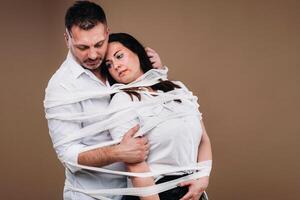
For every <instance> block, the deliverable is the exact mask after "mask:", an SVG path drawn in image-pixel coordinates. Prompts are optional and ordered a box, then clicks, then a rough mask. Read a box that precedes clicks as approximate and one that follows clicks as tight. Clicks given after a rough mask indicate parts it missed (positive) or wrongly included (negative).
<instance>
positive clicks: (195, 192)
mask: <svg viewBox="0 0 300 200" xmlns="http://www.w3.org/2000/svg"><path fill="white" fill-rule="evenodd" d="M200 123H201V127H202V130H203V133H202V138H201V142H200V144H199V147H198V162H202V161H211V160H212V151H211V144H210V139H209V137H208V135H207V132H206V130H205V126H204V124H203V122H202V120H201V121H200ZM208 183H209V176H204V177H202V178H199V179H197V180H191V181H186V182H183V183H181V184H180V186H181V187H183V186H189V191H188V193H186V194H185V196H184V197H182V198H181V199H180V200H189V199H199V198H200V196H201V195H202V193H203V192H204V191H205V190H206V188H207V187H208Z"/></svg>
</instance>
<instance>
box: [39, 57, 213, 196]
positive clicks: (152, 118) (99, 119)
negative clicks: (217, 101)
mask: <svg viewBox="0 0 300 200" xmlns="http://www.w3.org/2000/svg"><path fill="white" fill-rule="evenodd" d="M70 72H72V73H70ZM68 74H69V75H68ZM70 74H71V75H70ZM165 78H166V70H150V71H149V72H147V73H145V74H144V75H143V76H142V77H141V78H140V79H139V80H137V81H135V82H134V83H131V84H130V85H122V84H119V85H117V86H114V87H113V88H111V89H107V88H106V86H105V85H104V84H102V83H101V82H100V81H98V79H97V78H96V77H95V76H94V75H93V74H92V73H91V72H89V71H88V70H84V69H83V68H81V67H80V66H79V65H78V64H77V63H76V62H75V61H74V60H73V58H72V56H71V55H70V54H69V56H68V58H67V60H66V62H65V63H64V64H63V65H62V66H61V68H60V69H59V70H58V71H57V72H56V74H55V75H54V76H53V77H52V79H51V80H50V81H49V84H48V88H47V90H46V97H45V102H44V106H45V110H46V117H47V119H48V122H49V129H50V135H51V138H52V140H53V143H54V147H55V149H56V151H57V154H58V157H59V159H60V160H61V161H62V162H63V163H64V165H65V166H66V185H65V191H66V192H65V194H64V195H65V199H76V198H78V199H84V200H85V199H89V197H88V196H86V195H84V194H87V195H89V196H93V197H95V198H98V199H110V198H113V199H118V198H119V197H116V196H115V197H112V196H109V197H108V198H107V195H112V194H115V195H116V194H119V195H124V194H132V195H142V196H143V195H147V194H149V193H147V192H146V193H145V192H143V191H142V189H141V188H124V189H122V190H121V189H116V190H118V191H120V192H115V190H114V189H113V188H121V187H124V186H125V182H124V177H123V176H117V175H128V176H140V177H141V176H143V175H141V174H137V173H132V174H126V173H127V172H125V171H124V166H123V165H122V164H121V163H115V164H112V165H110V166H106V167H105V168H103V169H102V168H97V169H96V168H91V167H88V166H82V165H78V163H77V157H78V153H79V152H82V151H86V150H89V149H93V148H97V147H100V146H105V145H110V144H115V143H118V142H119V141H120V140H121V138H122V134H123V133H124V132H123V131H124V130H127V129H128V128H129V126H130V125H131V124H134V123H140V125H141V129H140V131H139V132H138V135H143V134H148V133H151V134H149V139H150V142H151V141H152V142H153V143H152V145H153V147H151V148H152V149H151V151H153V152H154V153H153V155H151V154H150V156H149V163H150V167H151V169H152V172H153V173H152V174H151V173H148V174H146V176H155V174H156V176H158V175H161V174H168V173H174V172H180V171H186V170H190V171H194V172H196V171H198V172H196V173H194V174H193V175H191V177H190V178H191V179H192V178H199V177H203V176H208V175H209V172H210V168H211V162H210V161H208V162H206V163H205V164H202V165H201V164H197V163H196V156H197V148H198V144H199V142H200V138H201V137H200V136H201V132H202V130H201V126H200V124H199V119H200V118H199V116H200V115H199V113H198V112H197V107H198V104H197V103H196V101H195V100H196V98H195V97H194V96H193V95H192V93H191V92H189V91H188V90H186V88H185V87H184V86H183V85H182V84H181V83H179V82H178V84H181V86H182V89H176V90H174V91H170V92H168V93H159V92H158V93H152V94H155V95H156V97H155V98H153V97H151V93H149V92H147V91H140V93H141V95H142V97H143V98H146V96H147V95H148V97H149V99H148V100H147V101H141V102H137V101H134V102H129V101H127V103H125V104H122V103H120V100H122V98H124V97H125V95H124V93H120V94H119V93H118V94H116V95H115V96H116V97H118V96H121V98H115V100H113V101H112V104H111V106H110V107H109V108H108V109H107V101H108V98H109V97H110V94H112V93H116V92H120V89H123V88H129V87H133V86H134V87H138V86H149V85H153V84H155V83H157V82H158V80H159V79H165ZM77 84H78V85H77ZM126 95H127V94H126ZM122 96H123V97H122ZM118 99H119V100H118ZM178 99H179V100H181V101H182V103H181V104H178V103H176V102H174V100H178ZM114 101H116V102H117V103H115V104H114ZM175 104H176V105H175ZM178 105H180V106H178ZM137 111H139V112H137ZM124 118H126V120H125V121H124V120H122V119H124ZM120 124H122V125H121V126H120V127H119V125H120ZM156 127H157V128H156ZM179 127H180V128H181V129H179ZM108 129H109V130H111V133H112V134H111V135H112V136H113V137H112V138H111V137H110V134H108V132H107V131H106V130H108ZM169 130H170V131H169ZM169 132H172V134H173V135H172V134H171V135H169V136H168V135H167V134H163V133H168V134H169ZM182 132H184V133H186V134H187V136H185V137H182V136H183V135H182V134H184V133H182ZM196 132H197V134H196ZM180 133H181V135H180ZM161 134H163V135H161ZM151 135H152V136H151ZM170 136H171V137H172V138H175V139H174V140H170V145H169V146H167V145H166V144H167V141H168V137H170ZM155 137H157V138H155ZM177 137H178V139H176V138H177ZM179 138H181V139H179ZM159 139H163V140H162V141H164V142H162V144H161V145H162V146H164V148H162V146H161V147H158V145H159V142H160V140H159ZM180 141H183V143H184V145H187V146H185V147H183V148H181V150H182V151H183V152H180V151H181V150H178V151H176V149H177V148H178V147H177V146H178V145H181V143H180ZM155 145H156V146H155ZM184 145H181V146H184ZM191 146H193V148H190V147H191ZM188 147H189V148H188ZM173 148H175V149H173ZM161 151H164V153H162V154H161V153H160V152H161ZM172 151H176V152H174V153H173V152H172ZM168 154H170V158H169V159H168V156H167V155H168ZM191 165H192V166H191ZM82 169H86V170H82ZM87 170H88V171H87ZM104 171H106V172H104ZM103 172H104V173H103ZM113 174H114V175H113ZM144 176H145V174H144ZM176 183H177V182H176ZM170 187H175V186H174V184H173V185H172V182H170V183H166V184H164V187H160V186H151V187H149V189H148V190H149V191H150V192H152V193H151V194H155V193H157V192H161V191H165V190H167V189H168V188H170ZM99 189H100V190H99ZM76 191H78V193H76ZM91 191H92V192H91ZM149 191H148V192H149ZM128 192H129V193H128ZM153 192H154V193H153ZM101 195H105V196H106V197H103V196H101ZM75 197H76V198H75Z"/></svg>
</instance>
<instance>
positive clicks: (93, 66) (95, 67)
mask: <svg viewBox="0 0 300 200" xmlns="http://www.w3.org/2000/svg"><path fill="white" fill-rule="evenodd" d="M83 67H84V68H85V69H89V70H95V69H98V68H99V67H100V63H99V64H97V65H87V64H84V65H83Z"/></svg>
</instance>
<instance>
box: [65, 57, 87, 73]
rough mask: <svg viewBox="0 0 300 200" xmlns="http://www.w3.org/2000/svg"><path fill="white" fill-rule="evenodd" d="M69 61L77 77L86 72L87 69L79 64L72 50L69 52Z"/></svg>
mask: <svg viewBox="0 0 300 200" xmlns="http://www.w3.org/2000/svg"><path fill="white" fill-rule="evenodd" d="M67 62H68V64H69V67H70V69H71V71H72V73H73V75H74V77H75V78H78V77H79V76H80V75H81V74H83V73H85V69H84V68H83V67H82V66H81V65H79V64H78V62H77V61H76V60H75V58H74V56H73V55H72V53H71V52H70V51H69V52H68V56H67Z"/></svg>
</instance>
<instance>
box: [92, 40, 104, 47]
mask: <svg viewBox="0 0 300 200" xmlns="http://www.w3.org/2000/svg"><path fill="white" fill-rule="evenodd" d="M104 41H105V40H100V41H99V42H97V43H96V44H95V45H99V44H100V43H103V42H104ZM95 45H94V46H95Z"/></svg>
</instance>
